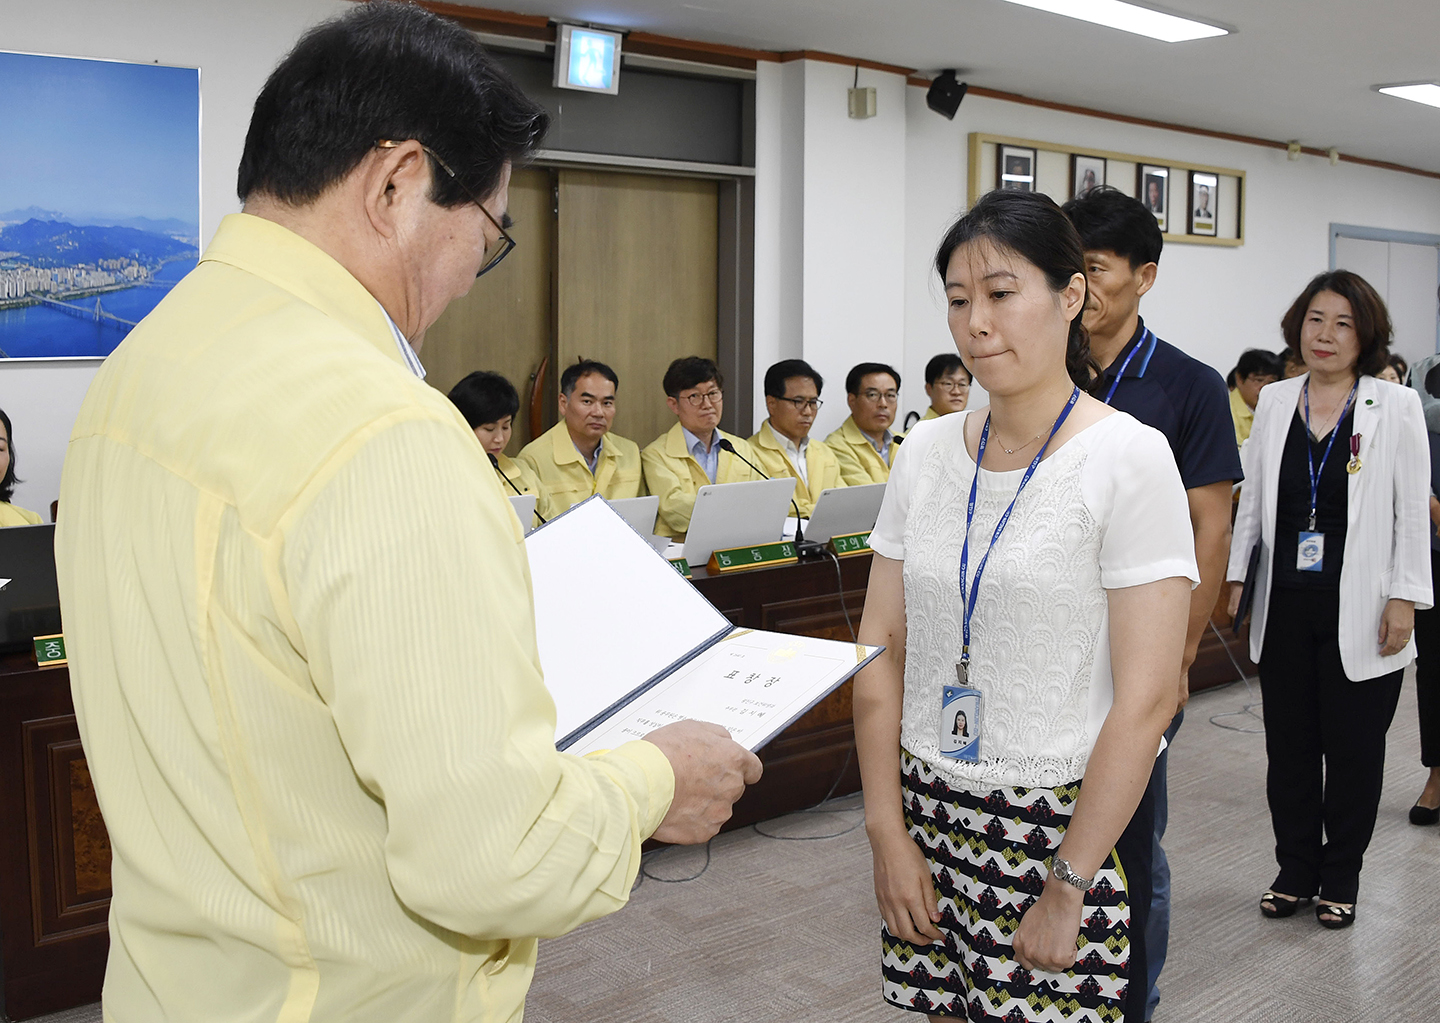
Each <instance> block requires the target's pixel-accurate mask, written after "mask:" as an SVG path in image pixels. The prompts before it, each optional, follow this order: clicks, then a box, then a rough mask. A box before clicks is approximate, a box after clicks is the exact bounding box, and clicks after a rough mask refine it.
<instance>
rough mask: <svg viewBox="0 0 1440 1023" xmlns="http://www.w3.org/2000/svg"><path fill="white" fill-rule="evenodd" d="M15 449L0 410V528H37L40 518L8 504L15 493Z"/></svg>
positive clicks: (8, 427)
mask: <svg viewBox="0 0 1440 1023" xmlns="http://www.w3.org/2000/svg"><path fill="white" fill-rule="evenodd" d="M19 482H20V481H19V480H17V479H16V478H15V449H14V448H13V447H12V446H11V444H10V417H9V416H7V415H6V414H5V410H4V409H0V526H38V525H40V523H41V521H42V520H41V518H40V516H39V515H36V514H35V513H34V512H32V511H30V510H29V509H28V508H21V507H20V506H18V505H14V504H11V503H10V497H11V495H12V494H14V493H15V484H17V483H19Z"/></svg>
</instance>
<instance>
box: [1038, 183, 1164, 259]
mask: <svg viewBox="0 0 1440 1023" xmlns="http://www.w3.org/2000/svg"><path fill="white" fill-rule="evenodd" d="M1060 208H1061V209H1062V210H1064V211H1065V215H1066V216H1067V217H1069V218H1070V223H1072V224H1074V225H1075V230H1076V231H1078V232H1079V234H1080V245H1081V247H1082V248H1084V250H1085V251H1086V252H1113V253H1115V255H1117V256H1119V257H1120V258H1122V259H1125V260H1128V261H1129V263H1130V269H1132V270H1138V269H1140V267H1142V266H1144V265H1145V264H1146V263H1158V262H1160V250H1161V249H1163V248H1164V247H1165V238H1164V237H1163V236H1162V235H1161V234H1160V225H1159V223H1158V222H1156V220H1155V214H1153V213H1151V212H1150V211H1149V210H1147V209H1146V208H1145V204H1144V203H1142V202H1141V201H1140V200H1139V199H1132V198H1130V197H1129V196H1128V195H1126V194H1125V193H1124V192H1122V191H1120V190H1119V189H1118V188H1114V187H1113V186H1110V185H1101V186H1100V187H1098V188H1092V189H1090V191H1088V192H1086V193H1085V194H1084V195H1082V196H1080V197H1078V198H1075V199H1071V200H1070V201H1069V202H1067V203H1066V204H1065V205H1064V206H1062V207H1060Z"/></svg>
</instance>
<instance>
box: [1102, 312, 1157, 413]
mask: <svg viewBox="0 0 1440 1023" xmlns="http://www.w3.org/2000/svg"><path fill="white" fill-rule="evenodd" d="M1149 339H1150V328H1149V327H1146V328H1145V333H1144V334H1141V335H1140V340H1139V341H1136V342H1135V347H1134V348H1132V349H1130V354H1129V355H1127V356H1125V361H1124V362H1122V363H1121V364H1120V372H1119V373H1116V374H1115V379H1114V380H1112V381H1111V382H1110V390H1109V391H1108V392H1107V393H1106V395H1105V404H1107V405H1108V404H1110V399H1111V398H1113V397H1115V388H1117V387H1119V386H1120V380H1121V378H1123V377H1124V376H1125V371H1126V370H1127V369H1129V368H1130V360H1131V359H1133V358H1135V353H1136V352H1138V351H1139V350H1140V349H1142V348H1144V347H1145V342H1146V341H1148V340H1149Z"/></svg>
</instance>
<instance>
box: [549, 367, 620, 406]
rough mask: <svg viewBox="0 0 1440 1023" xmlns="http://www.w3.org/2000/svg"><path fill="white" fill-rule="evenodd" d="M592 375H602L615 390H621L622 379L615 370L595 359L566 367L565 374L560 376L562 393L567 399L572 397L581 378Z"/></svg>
mask: <svg viewBox="0 0 1440 1023" xmlns="http://www.w3.org/2000/svg"><path fill="white" fill-rule="evenodd" d="M591 373H598V374H600V376H602V377H604V378H605V379H606V380H608V381H610V382H611V383H612V384H614V385H615V390H617V391H618V390H620V378H619V377H618V376H616V375H615V371H614V370H613V369H611V368H610V367H609V366H607V365H605V363H603V362H596V361H595V360H594V359H581V360H579V361H578V362H576V363H575V364H574V365H573V366H566V367H565V372H564V373H561V374H560V393H561V394H563V395H565V397H567V398H568V397H570V395H572V394H573V393H575V385H576V384H577V383H579V382H580V378H581V377H586V376H589V375H590V374H591Z"/></svg>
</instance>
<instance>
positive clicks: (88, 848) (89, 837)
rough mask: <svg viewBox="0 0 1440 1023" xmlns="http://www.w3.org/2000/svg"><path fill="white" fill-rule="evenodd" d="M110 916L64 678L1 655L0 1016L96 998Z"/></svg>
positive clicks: (97, 825) (101, 840) (103, 838)
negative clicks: (107, 922)
mask: <svg viewBox="0 0 1440 1023" xmlns="http://www.w3.org/2000/svg"><path fill="white" fill-rule="evenodd" d="M109 911H110V840H109V836H107V835H106V833H105V824H104V822H103V821H102V820H101V819H100V807H99V805H98V804H97V803H96V801H95V788H94V786H93V785H92V784H91V782H90V772H89V770H88V769H87V767H86V765H85V754H84V751H83V750H81V748H80V732H79V730H78V729H77V727H76V725H75V712H74V709H73V707H72V706H71V703H70V673H69V671H68V670H66V669H65V668H63V667H60V668H36V667H35V659H34V657H33V656H30V655H5V656H0V1019H11V1020H23V1019H29V1018H31V1017H32V1016H39V1015H42V1014H45V1013H50V1012H58V1011H60V1010H61V1009H68V1008H73V1007H74V1006H77V1005H85V1004H87V1003H89V1002H94V1001H96V1000H98V999H99V997H100V986H101V983H102V982H103V980H104V977H105V957H106V955H107V954H108V953H109V949H110V939H109V934H108V932H107V929H106V921H107V917H108V914H109Z"/></svg>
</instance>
